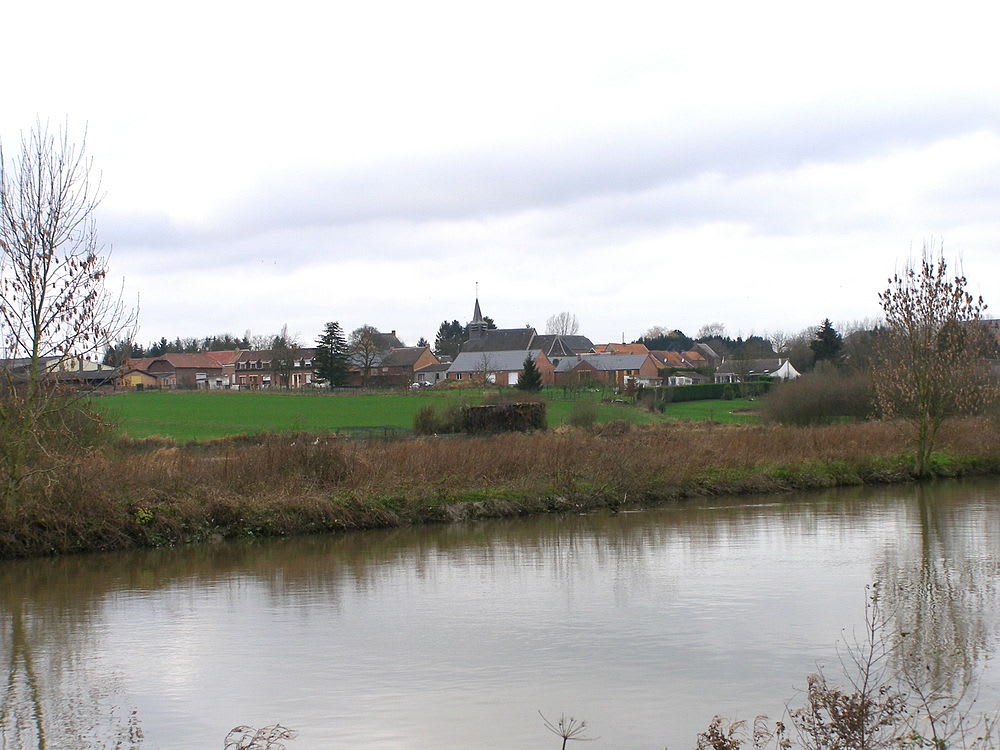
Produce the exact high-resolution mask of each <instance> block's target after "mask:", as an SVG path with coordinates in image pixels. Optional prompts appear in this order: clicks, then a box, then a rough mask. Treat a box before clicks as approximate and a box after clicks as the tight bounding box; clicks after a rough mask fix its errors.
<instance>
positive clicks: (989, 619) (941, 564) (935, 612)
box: [875, 485, 1000, 690]
mask: <svg viewBox="0 0 1000 750" xmlns="http://www.w3.org/2000/svg"><path fill="white" fill-rule="evenodd" d="M978 499H979V496H978V495H977V494H976V493H975V492H966V493H961V494H959V493H956V492H955V488H954V487H950V486H945V487H944V488H941V487H937V486H934V485H921V486H918V487H916V488H915V489H914V503H913V508H914V516H915V517H914V518H913V524H912V525H913V527H914V528H915V532H914V533H913V534H912V535H911V536H909V537H907V538H904V539H899V540H898V542H897V544H895V545H893V546H892V547H891V548H886V549H885V550H884V553H883V558H882V560H881V562H879V563H878V565H877V566H876V569H875V579H876V580H877V581H879V582H880V584H881V588H882V596H883V601H884V606H885V611H886V613H887V614H889V615H890V616H892V617H893V618H894V622H895V629H896V633H895V638H896V646H897V650H896V654H897V659H899V663H898V665H897V666H898V667H899V668H900V669H902V670H905V671H907V672H909V673H911V674H920V675H923V677H924V678H925V679H926V681H927V682H928V684H929V686H930V687H931V688H933V689H934V690H947V689H948V688H951V687H953V686H961V685H968V684H971V683H972V682H973V681H975V679H976V677H977V673H978V671H979V670H980V669H981V667H982V664H983V661H984V660H985V659H986V658H987V657H988V656H989V655H990V652H991V650H992V649H993V647H994V643H993V641H994V635H995V633H996V630H997V625H998V620H997V608H998V604H1000V601H998V586H997V583H998V573H1000V554H998V550H997V549H996V548H995V547H994V548H990V549H987V548H986V547H985V546H984V545H983V541H982V540H984V539H986V540H997V539H1000V518H998V517H997V514H996V506H995V505H994V506H992V507H987V506H984V505H983V504H982V503H981V502H977V500H978ZM970 531H973V532H974V533H970ZM973 545H975V546H973Z"/></svg>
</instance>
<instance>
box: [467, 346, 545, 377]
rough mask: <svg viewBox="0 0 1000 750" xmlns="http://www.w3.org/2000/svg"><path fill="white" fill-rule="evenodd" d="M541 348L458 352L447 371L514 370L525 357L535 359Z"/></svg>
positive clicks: (519, 367)
mask: <svg viewBox="0 0 1000 750" xmlns="http://www.w3.org/2000/svg"><path fill="white" fill-rule="evenodd" d="M541 353H542V350H541V349H531V350H530V351H528V350H525V349H514V350H509V351H502V352H459V355H458V356H457V357H455V361H454V362H452V363H451V366H450V367H449V368H448V372H483V371H484V370H486V371H487V372H502V371H505V370H509V371H515V370H520V369H521V368H522V367H524V359H525V357H528V356H530V357H531V358H532V359H535V358H536V357H537V356H538V355H539V354H541Z"/></svg>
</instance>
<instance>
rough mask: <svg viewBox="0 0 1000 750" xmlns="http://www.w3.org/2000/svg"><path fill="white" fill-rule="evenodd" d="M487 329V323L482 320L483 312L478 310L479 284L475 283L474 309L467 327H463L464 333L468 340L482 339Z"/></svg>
mask: <svg viewBox="0 0 1000 750" xmlns="http://www.w3.org/2000/svg"><path fill="white" fill-rule="evenodd" d="M487 328H489V325H488V324H487V322H486V321H485V320H484V319H483V311H482V310H480V309H479V282H478V281H477V282H476V307H475V309H474V310H473V311H472V320H471V321H469V325H467V326H466V327H465V330H466V333H467V334H468V336H469V339H470V340H471V339H478V338H482V335H483V333H485V331H486V329H487Z"/></svg>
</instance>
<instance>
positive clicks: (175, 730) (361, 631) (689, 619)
mask: <svg viewBox="0 0 1000 750" xmlns="http://www.w3.org/2000/svg"><path fill="white" fill-rule="evenodd" d="M998 580H1000V483H998V482H996V481H992V480H991V481H976V482H961V483H958V482H956V483H941V484H937V485H933V486H925V487H916V486H905V487H894V488H888V489H884V488H883V489H849V490H837V491H831V492H825V493H812V494H796V495H783V496H768V497H758V498H713V499H705V500H699V501H691V502H685V503H680V504H674V505H669V506H663V507H658V508H652V509H647V510H638V509H637V510H634V511H626V512H620V513H617V514H611V513H599V514H589V515H564V516H544V517H536V518H528V519H512V520H498V521H491V522H482V523H475V524H463V525H452V526H427V527H422V528H413V529H400V530H386V531H372V532H363V533H353V534H343V535H330V536H317V537H305V538H296V539H286V540H270V541H256V542H254V541H251V542H240V543H228V542H227V543H219V544H214V545H205V546H201V547H195V548H188V549H177V550H153V551H142V552H133V553H123V554H104V555H82V556H74V557H67V558H63V559H53V560H48V559H43V560H29V561H11V562H5V563H0V638H2V640H0V655H2V658H0V667H2V668H3V670H4V689H3V703H2V706H0V731H2V732H3V734H2V735H0V748H8V747H9V748H14V747H21V746H23V747H38V746H40V743H39V736H40V735H41V736H42V737H43V738H44V742H45V746H46V747H50V748H75V747H88V748H90V747H109V748H110V747H114V743H115V742H116V741H117V740H119V739H122V738H123V737H125V736H126V735H127V732H128V724H129V716H130V714H132V713H133V712H134V719H133V721H134V722H137V723H138V724H139V725H141V728H142V731H143V733H144V736H145V738H144V740H143V742H142V744H141V745H140V747H142V748H163V749H164V750H166V749H167V748H221V747H222V743H223V737H224V736H225V734H226V732H227V731H228V730H229V729H230V728H231V727H234V726H236V725H239V724H250V725H253V726H264V725H266V724H273V723H276V722H280V723H282V724H284V725H286V726H289V727H292V728H294V729H296V730H298V732H299V736H298V738H297V739H295V740H293V741H290V742H289V743H288V748H289V750H317V749H320V748H322V749H323V750H333V749H335V748H351V749H352V750H358V749H361V750H390V749H395V748H413V749H424V748H427V749H431V748H434V749H435V750H437V749H442V748H454V749H455V750H459V749H463V748H529V747H530V748H546V747H548V748H558V747H559V743H560V741H559V739H558V738H557V737H555V736H553V735H551V734H549V733H547V732H546V730H545V728H544V726H543V723H542V718H541V717H540V716H539V712H541V713H542V714H544V715H545V716H546V717H548V718H549V719H552V720H555V719H558V718H559V716H560V715H561V714H566V715H572V716H574V717H577V718H580V719H585V720H586V721H587V723H588V727H589V729H588V734H589V735H590V736H591V737H594V738H596V739H594V741H593V742H591V743H587V744H586V745H581V747H589V748H593V750H598V749H599V748H608V749H610V748H614V749H615V750H630V749H631V748H636V749H638V748H663V747H669V748H671V750H681V749H683V748H693V747H694V743H695V735H696V734H697V732H698V731H699V730H701V729H704V728H705V727H706V726H707V724H708V722H709V721H710V720H711V718H712V717H713V715H715V714H722V715H726V716H729V717H739V718H752V717H753V716H755V715H757V714H759V713H767V714H769V715H771V716H772V717H775V718H780V717H781V715H782V712H783V711H784V709H785V706H786V704H791V705H795V704H796V703H797V702H801V691H802V689H803V687H804V685H805V677H806V675H807V674H808V673H811V672H815V671H817V669H823V670H824V671H825V672H826V673H827V674H828V675H829V676H831V677H837V676H839V674H840V670H841V666H840V663H839V656H838V655H843V653H844V649H845V646H846V645H847V644H849V643H850V641H851V640H852V639H853V638H854V637H855V635H857V636H862V631H863V628H864V623H865V602H866V599H867V597H868V595H869V591H870V589H868V588H866V587H869V586H870V585H871V584H872V583H874V582H877V583H878V588H879V590H880V591H881V592H882V593H881V605H882V607H883V609H884V610H885V611H887V612H891V613H893V614H895V615H896V622H897V624H898V629H900V630H903V631H904V632H907V633H908V635H907V636H906V638H907V639H909V640H907V641H906V643H907V644H909V646H910V648H911V650H912V651H913V652H915V653H919V654H920V658H921V659H923V660H924V661H925V662H926V664H925V665H924V666H925V667H926V668H927V671H928V672H929V673H931V674H934V675H948V676H961V675H969V676H970V677H971V678H973V679H975V680H976V682H977V686H978V688H977V689H978V695H979V706H980V707H981V708H982V709H984V710H985V709H989V708H996V707H997V706H998V705H1000V669H998V667H997V663H996V660H995V659H994V658H993V655H994V652H995V649H996V646H997V638H998V635H1000V607H998V604H1000V593H998ZM895 627H896V626H894V628H895ZM4 742H6V743H7V744H6V745H5V744H4ZM19 742H20V743H22V744H21V745H19V744H18V743H19ZM125 746H126V747H127V746H128V745H127V744H126V745H125Z"/></svg>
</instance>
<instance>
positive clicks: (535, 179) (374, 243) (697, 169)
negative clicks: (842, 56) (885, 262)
mask: <svg viewBox="0 0 1000 750" xmlns="http://www.w3.org/2000/svg"><path fill="white" fill-rule="evenodd" d="M998 120H1000V116H998V113H997V111H996V109H995V107H994V106H993V105H992V103H990V102H980V101H956V102H950V103H920V104H914V105H913V106H911V107H909V108H907V109H898V108H889V107H886V108H884V109H882V110H877V111H867V110H858V111H843V110H842V109H836V110H835V109H826V110H818V109H812V110H802V111H799V112H796V113H795V114H794V115H793V116H788V117H785V118H781V119H778V120H775V119H768V120H756V121H755V120H749V121H747V122H729V123H724V124H716V125H715V126H713V127H711V128H706V129H702V130H696V129H695V128H694V127H693V126H690V125H687V126H685V125H683V124H682V125H681V126H680V127H679V128H677V130H678V132H680V133H681V135H670V134H664V133H659V132H653V131H646V132H640V133H624V134H623V133H617V134H614V135H611V136H607V137H591V138H589V139H579V140H577V141H570V142H567V143H564V144H559V145H553V146H546V147H541V146H536V147H532V148H526V147H525V148H512V147H509V148H497V149H494V150H491V151H489V152H477V153H467V154H455V155H452V156H449V157H444V158H438V159H428V160H424V161H417V160H413V161H409V162H394V163H385V164H382V165H375V166H370V167H367V168H364V169H356V170H353V171H347V172H341V173H337V174H313V175H304V174H303V175H295V176H291V175H289V176H288V177H286V178H285V179H283V180H279V181H277V182H271V183H269V184H268V185H267V186H266V187H261V188H260V189H258V190H256V191H254V192H252V193H250V194H248V195H246V196H245V198H244V199H243V200H241V201H240V202H239V203H238V204H236V205H233V206H232V207H231V209H229V210H227V211H225V212H223V214H222V215H221V216H219V217H218V218H217V219H216V220H215V221H214V222H212V223H211V224H210V225H208V226H206V227H203V228H197V229H194V228H189V227H179V226H176V225H174V224H172V223H171V222H170V221H169V219H168V218H167V217H165V216H158V215H141V216H138V217H132V216H129V217H125V216H121V215H118V216H109V217H108V218H107V220H102V233H103V234H104V235H105V236H107V237H109V239H111V240H112V241H113V242H114V243H115V244H116V245H117V246H118V247H125V248H127V252H129V253H135V254H136V255H137V256H140V257H141V258H143V259H145V260H146V261H148V262H149V263H150V264H152V265H154V266H155V265H158V264H166V263H170V262H176V260H177V256H178V255H183V256H184V258H185V262H186V263H188V264H189V266H190V267H194V268H198V267H201V268H210V267H220V266H225V265H229V264H231V263H232V262H235V261H239V262H240V263H247V262H259V263H263V264H278V263H294V264H296V265H297V264H299V263H302V262H307V261H309V260H310V259H315V258H320V257H322V258H331V259H335V258H347V257H359V256H362V255H367V256H369V257H383V258H391V257H399V256H400V255H402V254H405V253H407V252H412V250H413V247H414V246H415V245H418V244H419V242H420V239H419V237H418V236H417V233H416V232H414V231H413V230H414V228H415V227H417V226H419V225H426V224H428V223H430V222H435V221H441V222H449V221H489V220H491V219H492V218H496V217H503V216H507V215H512V214H515V213H518V212H522V211H528V210H545V211H547V215H546V217H545V219H544V220H543V226H542V231H543V235H542V237H541V238H539V237H538V236H537V235H536V238H539V239H543V238H544V237H545V235H548V240H549V241H551V243H552V245H553V246H559V245H565V244H566V243H567V241H569V240H572V241H577V240H579V239H580V238H594V237H600V238H605V239H606V238H609V237H611V238H614V237H624V236H629V235H631V234H633V233H634V232H635V231H637V230H638V231H642V230H643V228H644V227H649V228H654V227H662V226H664V225H674V226H685V225H694V224H698V223H703V222H706V221H744V222H747V223H750V224H752V225H753V226H754V227H755V228H756V229H758V230H760V231H779V232H781V231H786V232H787V231H795V230H796V229H800V228H802V227H804V226H806V225H807V223H808V226H809V227H810V228H813V229H815V228H817V227H819V228H824V227H823V226H822V225H823V224H824V223H825V224H826V225H827V227H834V226H836V227H837V228H844V227H850V228H861V227H870V226H873V225H875V224H876V223H878V222H879V221H883V220H884V219H882V218H880V217H879V216H878V215H877V211H874V210H873V211H870V212H866V211H864V210H855V212H854V213H844V212H841V213H840V214H831V213H830V212H828V211H826V212H824V211H823V210H820V211H816V210H815V209H817V208H820V209H822V207H817V206H815V205H809V204H808V202H807V201H808V200H809V198H808V197H803V196H799V195H796V194H795V193H794V192H790V189H789V188H787V187H783V186H780V185H779V186H776V187H774V188H773V189H771V190H769V191H767V192H766V193H765V194H760V193H755V192H754V191H753V186H752V179H751V178H753V177H754V176H755V175H761V174H765V175H766V174H777V173H781V172H786V171H789V170H793V169H795V168H797V167H801V166H803V165H807V164H810V163H827V162H836V161H838V160H848V159H849V160H858V159H864V158H866V157H869V156H875V155H883V154H885V153H886V152H887V151H888V150H889V149H891V148H893V147H901V146H906V145H919V144H923V143H928V142H933V141H936V140H939V139H942V138H947V137H951V136H955V135H959V134H962V133H967V132H971V131H974V130H982V129H986V130H994V131H996V130H1000V128H998ZM713 176H717V177H718V178H719V179H718V182H713ZM990 187H991V190H990V194H993V192H995V189H996V186H995V185H992V186H990ZM979 197H980V201H981V195H980V196H979ZM553 209H560V210H558V211H554V210H553ZM817 222H819V223H817ZM560 235H561V238H560ZM168 247H169V248H170V249H171V256H172V257H171V258H169V259H168V258H166V257H164V254H163V252H162V250H163V249H164V248H168Z"/></svg>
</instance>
